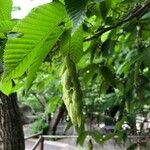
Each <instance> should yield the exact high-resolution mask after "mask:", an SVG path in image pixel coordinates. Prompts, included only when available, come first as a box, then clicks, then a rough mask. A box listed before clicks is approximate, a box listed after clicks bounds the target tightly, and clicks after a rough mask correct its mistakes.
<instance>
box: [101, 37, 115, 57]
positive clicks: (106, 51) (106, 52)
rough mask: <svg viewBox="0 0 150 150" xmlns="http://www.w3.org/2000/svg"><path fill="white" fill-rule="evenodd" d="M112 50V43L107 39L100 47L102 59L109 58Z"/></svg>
mask: <svg viewBox="0 0 150 150" xmlns="http://www.w3.org/2000/svg"><path fill="white" fill-rule="evenodd" d="M113 50H114V42H113V41H112V40H111V39H107V40H106V41H105V42H104V43H103V44H102V47H101V51H102V55H103V57H108V56H111V55H112V53H113Z"/></svg>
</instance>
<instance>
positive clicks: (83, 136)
mask: <svg viewBox="0 0 150 150" xmlns="http://www.w3.org/2000/svg"><path fill="white" fill-rule="evenodd" d="M87 136H88V132H86V131H85V132H81V133H80V134H79V136H78V138H77V144H80V145H81V146H83V144H84V141H85V139H86V137H87Z"/></svg>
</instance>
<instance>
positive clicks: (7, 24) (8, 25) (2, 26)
mask: <svg viewBox="0 0 150 150" xmlns="http://www.w3.org/2000/svg"><path fill="white" fill-rule="evenodd" d="M15 24H16V22H15V21H9V20H5V21H0V32H1V33H5V32H8V31H11V30H12V28H13V27H14V26H15Z"/></svg>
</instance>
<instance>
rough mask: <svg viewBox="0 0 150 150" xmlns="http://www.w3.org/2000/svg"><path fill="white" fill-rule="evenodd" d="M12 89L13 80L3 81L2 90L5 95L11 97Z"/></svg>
mask: <svg viewBox="0 0 150 150" xmlns="http://www.w3.org/2000/svg"><path fill="white" fill-rule="evenodd" d="M11 89H12V81H11V80H2V81H1V83H0V90H1V91H3V93H4V94H6V95H9V93H10V92H11Z"/></svg>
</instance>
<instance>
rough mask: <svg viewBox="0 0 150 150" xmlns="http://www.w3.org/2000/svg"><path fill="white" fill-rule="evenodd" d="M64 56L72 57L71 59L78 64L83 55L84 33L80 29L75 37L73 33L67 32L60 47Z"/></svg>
mask: <svg viewBox="0 0 150 150" xmlns="http://www.w3.org/2000/svg"><path fill="white" fill-rule="evenodd" d="M60 50H61V53H62V55H64V56H66V55H67V54H69V55H70V58H71V59H72V60H73V61H74V62H75V63H77V62H78V61H79V60H80V59H81V57H82V55H83V31H82V28H81V27H80V28H78V30H76V31H75V33H74V34H73V35H71V31H70V30H69V31H66V32H65V33H64V35H63V37H62V42H61V46H60Z"/></svg>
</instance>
